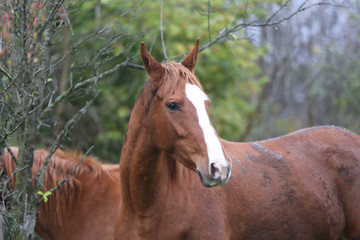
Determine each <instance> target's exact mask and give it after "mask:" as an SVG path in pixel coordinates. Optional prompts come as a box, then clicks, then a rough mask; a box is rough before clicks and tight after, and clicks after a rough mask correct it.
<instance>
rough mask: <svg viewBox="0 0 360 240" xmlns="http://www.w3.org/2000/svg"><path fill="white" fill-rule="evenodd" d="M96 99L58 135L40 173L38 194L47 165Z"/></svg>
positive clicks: (76, 115) (81, 110)
mask: <svg viewBox="0 0 360 240" xmlns="http://www.w3.org/2000/svg"><path fill="white" fill-rule="evenodd" d="M94 100H95V97H94V98H93V99H92V100H90V101H88V102H87V103H86V105H85V106H84V107H83V108H82V109H80V110H79V111H78V112H77V113H76V114H75V115H74V116H73V117H72V118H71V119H70V120H69V121H68V122H67V123H66V124H65V126H64V128H63V130H62V131H61V132H60V134H58V135H57V137H56V140H55V142H54V143H53V144H52V145H51V147H50V150H49V154H48V156H47V157H46V160H45V162H44V166H43V168H42V169H41V171H40V173H39V177H38V178H37V181H38V182H39V184H38V186H37V187H36V188H37V189H36V192H37V191H39V190H40V188H41V183H42V182H43V180H44V177H45V170H46V167H47V165H48V164H49V162H50V161H51V156H52V155H53V154H54V153H55V151H56V150H57V149H58V147H59V146H60V144H61V142H62V141H63V140H64V139H65V138H66V137H67V136H68V135H69V134H70V131H71V129H72V128H73V127H74V126H75V124H77V123H78V122H79V120H80V119H81V117H82V116H83V115H84V114H85V113H86V111H87V109H88V108H89V106H90V105H91V104H92V103H93V102H94Z"/></svg>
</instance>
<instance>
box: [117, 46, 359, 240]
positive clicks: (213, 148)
mask: <svg viewBox="0 0 360 240" xmlns="http://www.w3.org/2000/svg"><path fill="white" fill-rule="evenodd" d="M198 48H199V45H198V41H197V42H196V45H195V47H194V49H193V50H192V51H191V52H190V53H189V55H188V56H187V57H186V58H185V59H184V60H183V61H182V62H181V64H179V63H174V62H171V63H165V64H160V63H158V62H157V61H156V60H155V59H154V58H153V57H152V56H151V55H150V54H149V53H148V51H147V50H146V48H145V45H144V44H143V43H142V44H141V57H142V60H143V63H144V66H145V70H146V72H147V73H148V75H149V77H150V78H149V80H148V81H147V82H146V83H145V85H144V87H143V88H142V90H141V92H140V94H139V96H138V99H137V101H136V103H135V106H134V108H133V111H132V113H131V117H130V121H129V127H128V131H127V135H126V141H125V143H124V146H123V150H122V155H121V160H120V180H121V181H120V186H121V199H122V200H121V206H120V210H119V214H118V217H117V224H116V227H115V238H116V239H172V240H173V239H207V240H209V239H214V240H218V239H222V240H223V239H234V240H235V239H306V240H309V239H316V240H319V239H338V238H353V239H356V238H358V239H359V238H360V206H359V203H360V137H359V136H358V135H356V134H354V133H351V132H349V131H347V130H344V129H341V128H337V127H314V128H308V129H304V130H300V131H297V132H295V133H292V134H289V135H286V136H282V137H279V138H274V139H269V140H264V141H258V142H247V143H235V142H229V141H225V140H223V139H221V138H219V137H218V135H217V134H216V132H215V130H214V128H213V127H212V124H211V122H210V120H209V116H208V106H209V102H210V100H209V98H208V97H207V95H206V94H205V93H204V92H203V90H202V88H201V86H200V84H199V82H198V81H197V79H196V77H195V75H194V69H195V64H196V60H197V57H198ZM230 165H231V179H230V180H229V178H230V168H229V166H230ZM199 176H200V181H199ZM228 180H229V181H228ZM227 181H228V182H227ZM226 182H227V183H226ZM201 183H202V185H204V186H205V187H213V186H218V185H222V184H225V183H226V184H225V185H223V186H221V187H214V188H205V187H204V186H202V185H201Z"/></svg>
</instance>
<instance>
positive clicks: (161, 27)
mask: <svg viewBox="0 0 360 240" xmlns="http://www.w3.org/2000/svg"><path fill="white" fill-rule="evenodd" d="M163 7H164V0H161V6H160V36H161V45H162V49H163V53H164V59H165V61H166V60H167V59H168V56H167V54H166V47H165V41H164V29H163Z"/></svg>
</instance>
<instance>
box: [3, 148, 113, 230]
mask: <svg viewBox="0 0 360 240" xmlns="http://www.w3.org/2000/svg"><path fill="white" fill-rule="evenodd" d="M11 149H12V151H13V152H14V154H15V156H17V152H18V149H17V148H11ZM48 154H49V153H48V151H46V150H43V149H41V150H36V151H35V152H34V162H33V169H32V171H33V176H36V175H37V174H38V173H39V172H40V170H41V169H42V167H43V165H44V161H45V160H46V158H47V156H48ZM81 158H82V155H81V154H79V153H77V152H76V151H69V152H65V151H62V150H57V151H56V152H55V153H54V154H53V155H52V157H51V161H50V162H49V164H48V166H47V169H46V171H45V177H44V181H43V182H42V191H43V192H46V191H48V190H50V189H52V188H55V187H57V186H58V184H59V182H61V181H63V179H65V178H66V177H67V176H68V175H69V174H70V173H71V172H72V171H73V169H74V167H75V166H76V164H77V163H78V162H79V161H80V159H81ZM1 165H2V166H1V167H2V168H3V169H4V171H5V173H6V175H7V176H10V175H11V174H12V173H13V172H14V171H15V169H16V165H15V163H14V161H13V160H12V159H11V156H10V154H9V153H8V152H7V151H5V153H4V156H3V158H2V161H1ZM110 171H116V172H117V171H118V165H111V164H101V162H100V161H99V160H97V159H96V158H95V157H92V156H86V157H84V159H83V160H82V162H81V163H80V164H79V165H78V167H77V168H76V170H75V172H74V174H73V175H72V176H71V177H70V178H69V180H68V181H66V182H65V183H64V184H63V185H62V187H61V188H60V189H59V190H57V191H55V192H53V193H52V194H51V195H50V196H49V201H48V202H46V203H45V202H42V203H41V204H40V206H39V211H38V218H39V219H40V220H41V221H39V222H44V223H45V222H55V223H57V224H59V225H60V226H62V219H63V218H64V216H65V214H68V213H69V212H70V211H71V207H70V206H71V205H72V204H73V202H74V201H75V200H76V199H77V198H79V196H80V195H81V193H82V191H83V184H82V181H81V180H82V179H81V178H82V177H83V176H91V178H93V179H98V178H100V177H103V176H104V177H106V178H108V180H110V181H114V179H112V178H111V175H110ZM102 181H103V180H102ZM14 182H15V179H11V181H10V185H11V186H12V188H13V186H14V185H13V184H14ZM34 182H35V181H34Z"/></svg>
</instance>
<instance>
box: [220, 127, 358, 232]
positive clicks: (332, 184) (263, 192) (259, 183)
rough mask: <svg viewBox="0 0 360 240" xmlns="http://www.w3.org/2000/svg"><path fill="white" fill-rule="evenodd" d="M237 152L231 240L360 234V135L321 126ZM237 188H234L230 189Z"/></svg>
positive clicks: (235, 147)
mask: <svg viewBox="0 0 360 240" xmlns="http://www.w3.org/2000/svg"><path fill="white" fill-rule="evenodd" d="M223 145H224V146H225V147H224V148H225V149H226V150H227V151H228V152H230V153H232V155H231V159H232V164H233V168H232V171H233V175H232V179H231V180H230V181H229V182H228V183H227V184H226V185H225V186H223V188H224V189H226V188H227V189H228V191H229V194H228V195H227V196H226V201H225V202H226V203H227V208H228V209H229V213H230V217H229V219H231V220H230V223H231V226H232V234H231V238H230V239H274V237H275V238H276V239H338V238H339V237H340V236H345V237H348V238H350V239H351V238H353V237H354V238H355V237H359V235H360V208H359V206H358V205H357V203H358V202H359V201H360V188H359V187H360V179H359V176H360V169H359V156H360V148H359V146H360V137H359V136H358V135H356V134H353V133H350V132H349V131H347V130H343V129H340V128H335V127H316V128H309V129H305V130H301V131H298V132H296V133H293V134H290V135H286V136H283V137H280V138H276V139H271V140H265V141H260V142H253V143H242V144H237V143H231V142H223ZM230 191H231V192H230Z"/></svg>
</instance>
